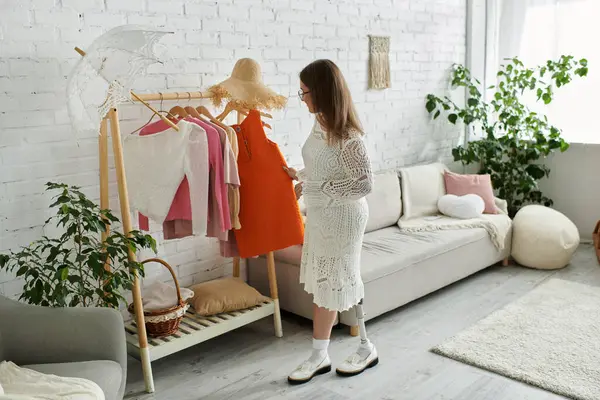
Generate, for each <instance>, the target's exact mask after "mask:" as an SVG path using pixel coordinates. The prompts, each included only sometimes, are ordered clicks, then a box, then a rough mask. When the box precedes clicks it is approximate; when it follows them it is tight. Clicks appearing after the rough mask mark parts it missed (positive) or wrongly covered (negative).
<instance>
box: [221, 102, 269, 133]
mask: <svg viewBox="0 0 600 400" xmlns="http://www.w3.org/2000/svg"><path fill="white" fill-rule="evenodd" d="M232 111H237V112H239V113H240V114H243V115H245V116H247V115H248V113H249V111H248V110H247V109H244V108H240V107H236V106H235V105H234V104H233V102H231V101H230V102H229V103H227V105H226V106H225V109H224V110H223V112H222V113H221V114H219V115H218V116H217V119H218V120H219V121H223V120H224V119H225V118H226V117H227V115H229V113H231V112H232ZM260 115H261V116H265V117H267V118H273V116H272V115H271V114H267V113H263V112H260ZM261 122H262V124H263V126H264V127H266V128H269V129H273V128H271V125H269V124H267V123H265V122H264V121H261Z"/></svg>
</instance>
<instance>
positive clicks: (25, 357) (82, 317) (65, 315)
mask: <svg viewBox="0 0 600 400" xmlns="http://www.w3.org/2000/svg"><path fill="white" fill-rule="evenodd" d="M0 360H8V361H12V362H14V363H15V364H17V365H19V366H22V367H26V368H30V369H33V370H36V371H39V372H42V373H48V374H54V375H59V376H69V377H78V378H86V379H89V380H91V381H94V382H96V383H97V384H98V385H99V386H100V387H101V388H102V390H103V391H104V395H105V397H106V400H121V399H122V398H123V393H124V392H125V383H126V380H127V349H126V344H125V329H124V326H123V318H122V317H121V314H120V313H119V312H118V311H116V310H111V309H107V308H81V307H79V308H48V307H39V306H32V305H28V304H23V303H19V302H16V301H13V300H10V299H8V298H6V297H2V296H0Z"/></svg>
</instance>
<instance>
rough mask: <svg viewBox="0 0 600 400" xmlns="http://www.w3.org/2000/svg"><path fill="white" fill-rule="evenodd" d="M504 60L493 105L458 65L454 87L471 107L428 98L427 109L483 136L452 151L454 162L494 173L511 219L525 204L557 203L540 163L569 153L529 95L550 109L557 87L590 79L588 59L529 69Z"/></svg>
mask: <svg viewBox="0 0 600 400" xmlns="http://www.w3.org/2000/svg"><path fill="white" fill-rule="evenodd" d="M506 61H508V62H507V63H506V64H505V65H502V66H501V68H500V71H498V74H497V77H498V84H497V85H494V86H490V87H489V88H488V89H493V90H494V94H493V96H492V97H491V100H490V101H486V100H485V98H484V95H483V92H484V89H483V88H482V87H481V83H480V82H479V81H478V80H477V79H474V78H473V77H472V76H471V73H470V71H469V70H468V69H467V68H466V67H464V66H462V65H455V66H454V68H453V71H452V76H451V79H452V86H453V87H455V88H456V87H464V88H465V89H466V90H467V93H468V95H469V98H468V100H467V104H466V105H465V106H459V105H457V104H456V103H455V102H454V101H452V100H451V99H450V98H449V97H448V96H445V97H444V98H440V97H438V96H436V95H434V94H429V95H428V96H427V100H426V105H425V106H426V109H427V111H428V112H429V113H430V114H431V115H433V118H434V119H435V118H438V117H439V116H440V115H441V113H442V112H446V113H447V118H448V121H449V122H450V123H452V124H456V123H457V122H458V121H463V122H464V123H465V124H466V125H467V126H471V127H473V129H474V131H475V132H480V133H481V138H480V139H477V140H473V141H470V142H469V143H468V144H467V145H466V146H458V147H456V148H454V149H453V150H452V155H453V157H454V161H460V162H461V163H462V164H463V165H470V164H478V166H479V173H480V174H490V175H491V179H492V185H493V187H494V189H496V190H497V192H498V196H499V197H501V198H503V199H505V200H506V201H507V203H508V210H509V215H510V216H511V217H513V216H514V215H515V214H516V212H517V211H518V210H519V209H520V208H521V207H522V206H524V205H526V204H544V205H546V206H551V205H552V204H553V202H552V199H549V198H548V197H546V196H544V194H543V193H542V192H541V191H540V190H539V187H538V182H539V181H540V179H542V178H544V177H548V176H549V174H550V169H549V168H548V167H547V166H546V165H544V164H543V163H542V162H541V161H542V160H543V159H544V158H546V157H547V156H548V155H549V154H551V153H552V152H554V151H556V150H559V151H561V152H564V151H566V150H567V149H568V148H569V144H568V143H567V142H565V140H564V139H563V138H562V137H561V130H560V129H559V128H557V127H556V126H554V125H551V124H550V123H549V122H548V118H547V117H546V116H545V115H541V114H539V113H537V112H534V111H532V110H530V109H529V107H527V105H526V104H525V101H524V100H525V99H524V96H525V93H526V92H532V93H533V94H535V96H536V97H537V100H538V101H540V100H541V101H543V103H544V104H549V103H550V102H551V101H552V99H553V98H554V91H555V89H556V88H560V87H562V86H564V85H566V84H568V83H570V82H571V81H572V80H573V78H575V77H584V76H586V75H587V73H588V68H587V60H585V59H581V60H579V61H577V60H575V59H574V58H573V57H572V56H562V57H560V58H559V59H558V60H557V61H553V60H549V61H547V62H546V63H545V64H543V65H540V66H538V67H535V68H526V67H525V66H524V65H523V63H522V62H521V61H520V60H519V59H517V58H513V59H507V60H506Z"/></svg>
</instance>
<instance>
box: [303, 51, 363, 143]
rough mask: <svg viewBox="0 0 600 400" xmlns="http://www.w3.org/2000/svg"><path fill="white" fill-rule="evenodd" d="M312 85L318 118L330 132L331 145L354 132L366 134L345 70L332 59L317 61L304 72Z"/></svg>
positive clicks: (309, 84) (309, 85) (307, 81)
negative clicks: (343, 71) (355, 106)
mask: <svg viewBox="0 0 600 400" xmlns="http://www.w3.org/2000/svg"><path fill="white" fill-rule="evenodd" d="M300 80H301V81H302V83H304V84H305V85H306V87H308V90H309V92H310V93H307V95H308V96H310V97H311V99H312V102H313V104H314V106H315V112H316V113H317V121H319V123H320V124H321V125H322V126H323V128H325V130H326V131H327V139H328V141H329V144H336V143H340V142H341V141H343V140H344V139H348V138H349V137H350V135H351V134H352V132H355V133H359V134H361V135H362V134H364V132H363V130H362V126H361V124H360V121H359V119H358V116H357V114H356V109H355V108H354V104H353V103H352V96H351V95H350V90H349V89H348V85H347V84H346V80H345V79H344V76H343V75H342V71H340V69H339V68H338V66H337V65H335V64H334V63H333V61H330V60H317V61H314V62H312V63H310V64H308V65H307V66H306V67H305V68H304V69H303V70H302V72H300Z"/></svg>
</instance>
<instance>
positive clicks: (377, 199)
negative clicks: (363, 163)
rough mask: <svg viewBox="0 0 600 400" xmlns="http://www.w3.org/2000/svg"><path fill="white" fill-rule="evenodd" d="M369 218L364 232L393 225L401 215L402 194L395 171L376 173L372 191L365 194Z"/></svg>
mask: <svg viewBox="0 0 600 400" xmlns="http://www.w3.org/2000/svg"><path fill="white" fill-rule="evenodd" d="M367 203H368V204H369V220H368V221H367V228H366V230H365V232H372V231H376V230H379V229H383V228H387V227H388V226H392V225H395V224H396V223H397V222H398V219H399V218H400V215H402V194H401V192H400V179H399V178H398V172H397V171H385V172H379V173H376V174H375V176H374V182H373V191H372V192H371V193H369V195H368V196H367Z"/></svg>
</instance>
